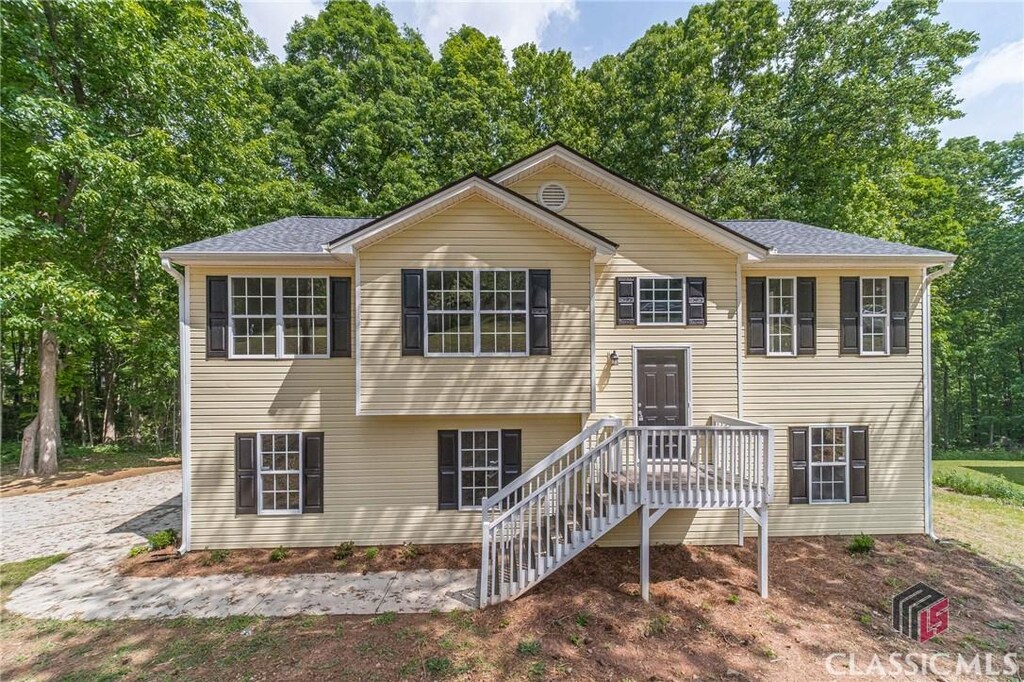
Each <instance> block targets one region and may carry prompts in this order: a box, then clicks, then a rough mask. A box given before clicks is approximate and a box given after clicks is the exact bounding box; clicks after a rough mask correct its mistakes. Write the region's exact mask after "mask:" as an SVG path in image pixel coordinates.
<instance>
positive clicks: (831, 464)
mask: <svg viewBox="0 0 1024 682" xmlns="http://www.w3.org/2000/svg"><path fill="white" fill-rule="evenodd" d="M808 448H809V452H808V461H809V462H810V479H809V487H810V502H811V504H836V503H841V502H849V501H850V427H848V426H836V425H821V426H812V427H811V428H810V438H808Z"/></svg>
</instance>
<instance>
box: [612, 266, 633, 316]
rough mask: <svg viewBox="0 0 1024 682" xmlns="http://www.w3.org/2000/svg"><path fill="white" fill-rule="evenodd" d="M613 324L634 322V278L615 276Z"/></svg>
mask: <svg viewBox="0 0 1024 682" xmlns="http://www.w3.org/2000/svg"><path fill="white" fill-rule="evenodd" d="M615 324H616V325H634V324H636V278H635V277H616V278H615Z"/></svg>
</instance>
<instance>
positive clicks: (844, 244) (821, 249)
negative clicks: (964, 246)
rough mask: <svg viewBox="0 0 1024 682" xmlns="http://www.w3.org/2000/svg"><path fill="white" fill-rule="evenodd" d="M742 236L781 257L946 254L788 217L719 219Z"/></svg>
mask: <svg viewBox="0 0 1024 682" xmlns="http://www.w3.org/2000/svg"><path fill="white" fill-rule="evenodd" d="M719 222H720V223H722V224H723V225H725V226H727V227H729V228H730V229H732V230H735V231H737V232H739V233H740V234H742V235H743V236H745V237H748V238H750V239H754V240H756V241H759V242H761V243H762V244H768V245H769V246H771V247H772V248H774V249H775V252H776V253H778V254H779V255H781V256H935V257H936V258H943V257H947V256H949V255H950V254H948V253H945V252H943V251H933V250H932V249H922V248H920V247H917V246H910V245H908V244H899V243H897V242H887V241H885V240H884V239H875V238H873V237H864V236H862V235H859V234H850V233H849V232H839V231H838V230H829V229H827V228H824V227H815V226H814V225H805V224H804V223H797V222H793V221H792V220H774V219H770V220H720V221H719Z"/></svg>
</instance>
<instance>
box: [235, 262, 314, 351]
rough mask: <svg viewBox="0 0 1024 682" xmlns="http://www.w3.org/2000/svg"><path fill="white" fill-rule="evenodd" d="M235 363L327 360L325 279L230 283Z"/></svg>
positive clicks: (256, 279)
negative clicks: (245, 360)
mask: <svg viewBox="0 0 1024 682" xmlns="http://www.w3.org/2000/svg"><path fill="white" fill-rule="evenodd" d="M230 292H231V303H230V310H231V324H230V325H229V327H228V330H229V333H230V335H231V338H230V340H229V346H228V347H229V348H230V350H231V357H255V358H292V357H327V356H328V344H327V322H328V305H327V278H326V277H231V287H230Z"/></svg>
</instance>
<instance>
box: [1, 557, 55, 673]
mask: <svg viewBox="0 0 1024 682" xmlns="http://www.w3.org/2000/svg"><path fill="white" fill-rule="evenodd" d="M67 556H68V555H67V554H53V555H51V556H41V557H36V558H35V559H28V560H26V561H12V562H11V563H7V564H0V603H3V601H5V600H6V599H7V596H8V595H9V594H10V593H11V592H13V591H14V590H16V589H17V588H18V587H20V586H21V584H22V583H23V582H25V581H26V580H28V579H29V578H31V577H32V576H34V575H35V574H36V573H39V572H40V571H44V570H46V569H47V568H49V567H50V566H53V565H54V564H55V563H57V562H59V561H63V560H64V559H65V558H67ZM0 670H2V668H0Z"/></svg>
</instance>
